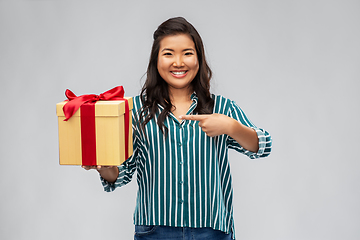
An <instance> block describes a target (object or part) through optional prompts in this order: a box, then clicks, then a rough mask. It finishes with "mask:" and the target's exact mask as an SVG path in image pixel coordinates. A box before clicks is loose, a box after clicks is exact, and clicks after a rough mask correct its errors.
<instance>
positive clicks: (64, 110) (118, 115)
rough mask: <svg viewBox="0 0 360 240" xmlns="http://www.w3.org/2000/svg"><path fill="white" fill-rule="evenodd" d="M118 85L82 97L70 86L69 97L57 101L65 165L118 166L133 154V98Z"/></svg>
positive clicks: (62, 154)
mask: <svg viewBox="0 0 360 240" xmlns="http://www.w3.org/2000/svg"><path fill="white" fill-rule="evenodd" d="M117 88H119V87H117ZM114 89H115V88H114ZM114 89H112V90H109V91H112V92H110V94H107V93H109V91H108V92H105V93H103V94H100V95H93V94H91V95H82V96H79V97H77V96H76V95H75V94H73V93H72V92H71V91H69V90H67V92H66V95H67V97H68V98H69V101H63V102H60V103H58V104H56V112H57V116H58V127H59V159H60V164H61V165H88V166H94V165H101V166H118V165H120V164H122V163H123V162H124V161H125V160H126V159H127V158H128V157H129V156H131V155H132V152H133V145H132V143H133V141H132V117H131V109H132V108H133V101H132V98H131V97H123V89H122V87H121V88H120V90H119V89H116V91H115V92H117V93H116V94H114ZM119 91H120V94H119V93H118V92H119ZM109 95H110V97H109ZM104 96H105V97H104ZM89 99H90V100H89Z"/></svg>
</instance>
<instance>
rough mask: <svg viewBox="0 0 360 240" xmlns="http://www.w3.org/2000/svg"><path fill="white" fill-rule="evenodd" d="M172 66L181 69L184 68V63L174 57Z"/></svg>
mask: <svg viewBox="0 0 360 240" xmlns="http://www.w3.org/2000/svg"><path fill="white" fill-rule="evenodd" d="M173 66H174V67H182V66H184V61H183V59H182V57H176V58H175V60H174V62H173Z"/></svg>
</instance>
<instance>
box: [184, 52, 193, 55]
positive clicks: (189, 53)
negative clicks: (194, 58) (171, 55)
mask: <svg viewBox="0 0 360 240" xmlns="http://www.w3.org/2000/svg"><path fill="white" fill-rule="evenodd" d="M185 55H194V53H192V52H187V53H185Z"/></svg>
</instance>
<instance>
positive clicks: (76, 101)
mask: <svg viewBox="0 0 360 240" xmlns="http://www.w3.org/2000/svg"><path fill="white" fill-rule="evenodd" d="M124 92H125V91H124V88H123V86H117V87H114V88H113V89H110V90H108V91H106V92H104V93H101V94H99V95H96V94H86V95H81V96H76V95H75V94H74V93H73V92H72V91H70V90H69V89H66V91H65V95H66V97H67V98H68V100H69V101H68V102H67V103H66V104H65V105H64V107H63V111H64V115H65V120H64V121H67V120H69V118H71V117H72V115H74V114H75V113H76V111H77V110H78V109H79V108H80V107H81V106H82V105H83V104H85V103H88V102H91V103H94V102H97V101H99V100H125V99H124Z"/></svg>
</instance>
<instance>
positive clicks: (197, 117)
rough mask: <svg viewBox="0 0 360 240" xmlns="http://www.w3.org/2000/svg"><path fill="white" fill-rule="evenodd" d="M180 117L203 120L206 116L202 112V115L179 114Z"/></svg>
mask: <svg viewBox="0 0 360 240" xmlns="http://www.w3.org/2000/svg"><path fill="white" fill-rule="evenodd" d="M179 118H180V119H183V120H194V121H201V120H204V119H206V118H208V115H207V114H202V115H181V116H179Z"/></svg>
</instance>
